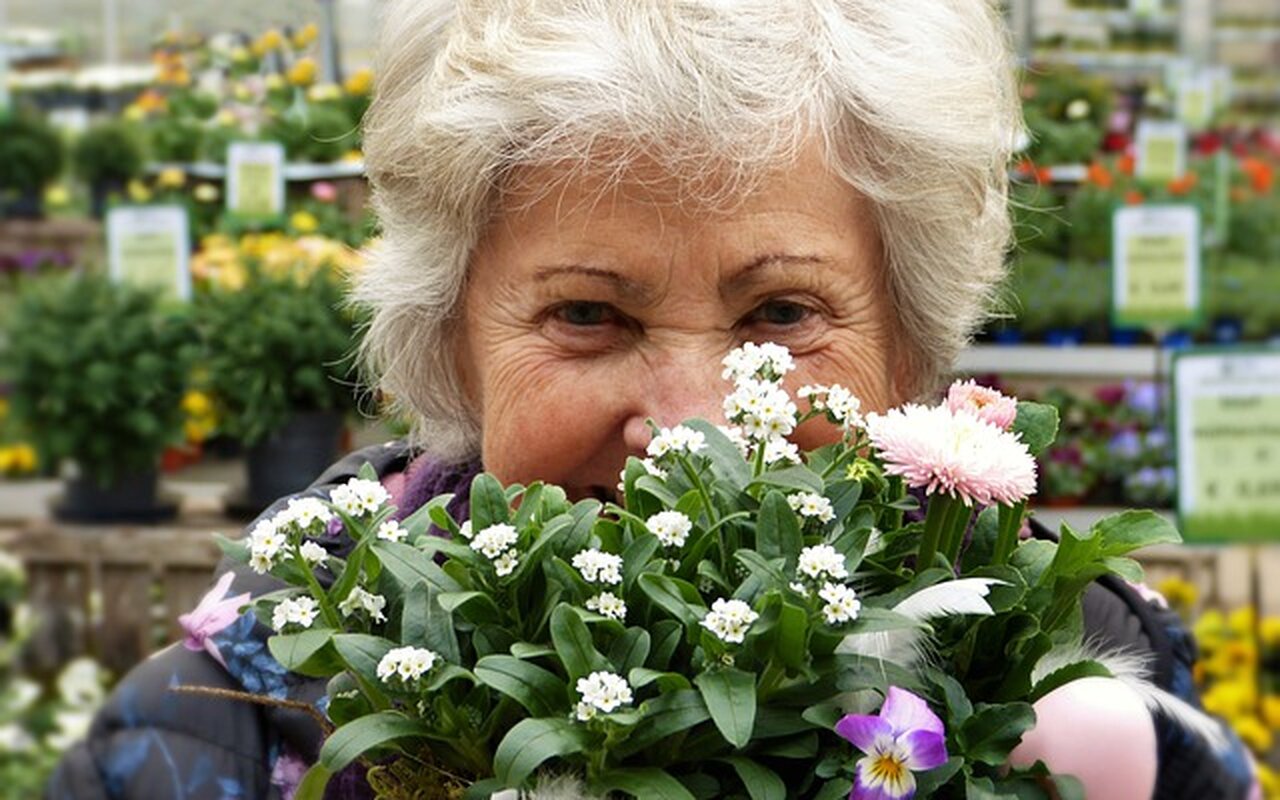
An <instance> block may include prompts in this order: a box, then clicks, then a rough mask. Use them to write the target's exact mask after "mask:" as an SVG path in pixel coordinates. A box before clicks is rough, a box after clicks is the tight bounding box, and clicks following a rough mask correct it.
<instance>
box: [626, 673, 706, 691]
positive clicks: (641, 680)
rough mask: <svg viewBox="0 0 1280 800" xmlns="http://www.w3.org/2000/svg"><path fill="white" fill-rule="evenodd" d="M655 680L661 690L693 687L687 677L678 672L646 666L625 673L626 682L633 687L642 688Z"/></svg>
mask: <svg viewBox="0 0 1280 800" xmlns="http://www.w3.org/2000/svg"><path fill="white" fill-rule="evenodd" d="M655 682H656V683H657V684H658V690H659V691H662V692H674V691H676V690H677V689H692V688H693V684H691V683H689V679H688V678H686V677H685V676H683V675H681V674H680V673H678V672H660V671H658V670H656V669H648V668H647V667H636V668H634V669H632V670H631V671H630V672H628V673H627V683H630V684H631V687H632V688H633V689H643V688H644V687H646V686H648V685H649V684H651V683H655Z"/></svg>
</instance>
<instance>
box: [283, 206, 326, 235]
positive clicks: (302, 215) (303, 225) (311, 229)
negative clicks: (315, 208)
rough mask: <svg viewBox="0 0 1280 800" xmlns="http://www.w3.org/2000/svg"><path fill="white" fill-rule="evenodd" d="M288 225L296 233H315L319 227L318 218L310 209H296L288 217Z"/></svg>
mask: <svg viewBox="0 0 1280 800" xmlns="http://www.w3.org/2000/svg"><path fill="white" fill-rule="evenodd" d="M289 226H290V227H292V228H293V229H294V230H295V231H297V232H298V233H315V232H316V230H317V229H318V228H319V227H320V220H318V219H316V215H315V214H312V213H311V212H310V211H298V212H295V213H294V215H293V216H291V217H289Z"/></svg>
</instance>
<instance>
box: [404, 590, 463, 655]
mask: <svg viewBox="0 0 1280 800" xmlns="http://www.w3.org/2000/svg"><path fill="white" fill-rule="evenodd" d="M400 640H401V641H402V642H404V643H405V644H410V645H415V646H421V647H425V648H427V649H428V650H433V651H435V652H436V653H439V654H440V657H441V658H443V659H444V660H445V661H447V662H449V663H450V664H459V663H461V662H462V651H461V648H460V647H459V646H458V632H457V631H456V630H455V629H454V627H453V615H452V614H451V613H449V612H448V611H445V610H444V609H443V608H441V606H440V599H439V596H438V594H437V592H436V590H435V589H433V588H431V587H430V586H428V585H427V584H426V583H425V582H423V581H419V582H418V583H415V584H413V586H411V587H410V588H409V591H408V592H407V593H406V594H405V599H404V608H403V610H402V612H401V618H400Z"/></svg>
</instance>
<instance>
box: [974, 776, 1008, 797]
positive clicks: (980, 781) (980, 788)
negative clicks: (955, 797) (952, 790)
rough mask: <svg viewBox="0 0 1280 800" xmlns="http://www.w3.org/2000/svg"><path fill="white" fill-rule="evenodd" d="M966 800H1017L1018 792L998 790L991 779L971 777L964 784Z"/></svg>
mask: <svg viewBox="0 0 1280 800" xmlns="http://www.w3.org/2000/svg"><path fill="white" fill-rule="evenodd" d="M964 797H965V800H1017V797H1018V793H1017V791H1016V790H1010V791H1004V790H1003V789H1002V788H997V787H996V785H995V784H994V783H992V782H991V779H990V778H979V777H975V776H969V777H967V778H965V782H964Z"/></svg>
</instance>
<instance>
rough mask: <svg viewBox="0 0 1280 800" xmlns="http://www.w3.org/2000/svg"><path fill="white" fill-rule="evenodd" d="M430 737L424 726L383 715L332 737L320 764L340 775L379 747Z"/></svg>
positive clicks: (394, 715) (349, 726)
mask: <svg viewBox="0 0 1280 800" xmlns="http://www.w3.org/2000/svg"><path fill="white" fill-rule="evenodd" d="M426 733H427V728H426V726H425V725H424V724H422V723H421V722H419V721H417V720H412V719H409V718H408V717H406V716H405V715H403V714H401V713H400V712H398V711H379V712H378V713H376V714H370V715H369V716H367V717H361V718H360V719H357V720H354V721H352V722H349V723H347V724H346V725H343V726H342V727H341V728H338V729H336V730H335V731H334V732H333V733H331V734H330V735H329V738H328V739H326V740H325V742H324V746H323V747H321V748H320V763H321V764H323V765H324V766H325V768H326V769H328V770H329V771H330V772H337V771H338V770H340V769H342V768H343V767H345V766H347V765H348V764H350V763H351V762H352V761H354V760H355V759H357V758H359V757H360V756H362V755H364V754H365V753H367V752H369V751H370V750H372V749H373V748H375V747H381V746H383V745H386V744H389V743H390V742H394V741H396V740H399V739H407V738H410V737H417V736H424V735H426Z"/></svg>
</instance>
